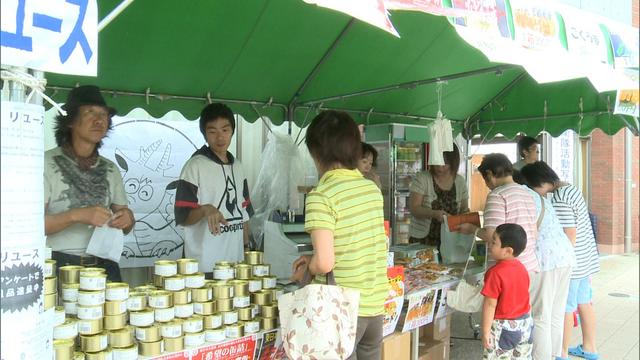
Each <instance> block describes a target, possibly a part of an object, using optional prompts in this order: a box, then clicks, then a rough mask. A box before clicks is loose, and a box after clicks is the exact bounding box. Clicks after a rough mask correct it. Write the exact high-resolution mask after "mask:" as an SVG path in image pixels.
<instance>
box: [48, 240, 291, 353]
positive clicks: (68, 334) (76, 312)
mask: <svg viewBox="0 0 640 360" xmlns="http://www.w3.org/2000/svg"><path fill="white" fill-rule="evenodd" d="M47 264H48V265H47V266H48V268H47V269H45V274H46V275H47V276H46V280H45V293H46V294H50V295H52V296H50V297H51V299H53V301H52V300H49V302H47V301H46V300H45V303H46V305H47V306H49V307H52V306H55V304H56V298H57V296H56V295H57V292H56V291H55V289H56V280H57V279H56V277H55V276H54V275H55V273H56V271H55V262H54V261H49V262H47ZM269 270H270V266H269V265H267V264H264V263H263V261H262V253H261V252H246V253H245V259H244V262H242V263H238V264H233V263H229V262H219V263H216V264H215V266H214V268H213V278H214V279H213V280H205V275H204V274H203V273H201V272H198V262H197V261H196V260H194V259H179V260H177V261H172V260H161V261H156V263H155V264H154V277H153V284H149V285H143V286H138V287H136V288H134V289H133V290H130V289H129V285H128V284H127V283H123V282H120V283H114V282H107V281H106V274H105V271H104V269H101V268H85V267H83V266H62V267H60V268H59V269H58V272H59V279H60V284H59V285H60V289H61V290H60V292H59V293H60V295H61V296H60V298H61V300H62V304H63V305H64V306H61V307H58V308H56V321H54V322H55V325H56V326H55V327H54V348H55V353H56V359H58V360H67V359H68V360H80V359H86V360H103V359H114V360H119V359H125V360H129V359H137V358H138V355H142V356H158V355H160V354H162V353H164V352H175V351H181V350H184V349H185V348H193V347H198V346H202V345H204V344H205V343H206V342H210V343H217V342H222V341H224V340H226V339H235V338H239V337H242V336H244V335H245V334H253V333H257V332H259V331H260V330H271V329H275V328H276V327H277V326H278V307H277V302H276V299H277V297H278V295H280V294H281V293H282V288H278V287H277V285H276V277H275V276H271V275H270V273H269ZM76 350H81V351H82V352H78V351H76Z"/></svg>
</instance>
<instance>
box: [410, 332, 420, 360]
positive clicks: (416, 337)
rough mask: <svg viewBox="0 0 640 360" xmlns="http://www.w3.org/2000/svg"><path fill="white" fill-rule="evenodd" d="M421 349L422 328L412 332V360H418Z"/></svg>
mask: <svg viewBox="0 0 640 360" xmlns="http://www.w3.org/2000/svg"><path fill="white" fill-rule="evenodd" d="M419 348H420V328H415V329H413V330H411V360H418V350H419Z"/></svg>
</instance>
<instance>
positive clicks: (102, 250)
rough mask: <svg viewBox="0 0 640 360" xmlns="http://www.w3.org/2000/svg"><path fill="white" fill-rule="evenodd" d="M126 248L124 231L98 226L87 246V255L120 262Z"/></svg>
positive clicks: (107, 226) (105, 225)
mask: <svg viewBox="0 0 640 360" xmlns="http://www.w3.org/2000/svg"><path fill="white" fill-rule="evenodd" d="M123 247H124V234H123V233H122V230H120V229H116V228H112V227H110V226H109V225H107V224H104V225H102V226H96V228H95V229H94V230H93V235H91V239H89V245H87V254H89V255H94V256H97V257H99V258H102V259H109V260H113V261H115V262H119V261H120V257H121V256H122V249H123Z"/></svg>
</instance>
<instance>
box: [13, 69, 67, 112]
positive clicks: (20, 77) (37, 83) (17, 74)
mask: <svg viewBox="0 0 640 360" xmlns="http://www.w3.org/2000/svg"><path fill="white" fill-rule="evenodd" d="M2 80H4V81H14V82H17V83H20V84H22V85H24V86H26V87H28V88H30V89H31V92H30V93H29V95H28V96H27V100H26V102H29V100H31V97H32V96H33V94H34V93H36V94H38V95H40V96H42V98H43V99H44V100H46V101H47V102H48V103H49V104H51V106H53V107H54V108H56V110H58V112H59V113H60V114H62V115H63V116H67V112H66V111H64V110H63V109H62V108H61V107H60V105H58V103H56V102H55V101H54V100H53V99H51V98H50V97H48V96H47V95H46V94H45V93H44V90H45V86H46V85H47V79H38V78H36V77H34V76H33V75H31V74H29V73H26V72H23V71H15V70H7V69H2Z"/></svg>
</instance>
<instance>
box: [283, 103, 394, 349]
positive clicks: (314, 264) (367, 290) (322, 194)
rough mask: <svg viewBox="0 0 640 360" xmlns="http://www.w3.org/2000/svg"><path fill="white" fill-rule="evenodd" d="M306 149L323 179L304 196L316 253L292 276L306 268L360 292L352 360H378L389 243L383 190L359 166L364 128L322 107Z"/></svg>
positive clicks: (320, 277) (320, 279)
mask: <svg viewBox="0 0 640 360" xmlns="http://www.w3.org/2000/svg"><path fill="white" fill-rule="evenodd" d="M306 144H307V148H308V149H309V152H310V153H311V157H312V158H313V160H314V162H315V164H316V168H317V169H318V176H319V177H320V181H319V182H318V186H317V187H316V188H315V189H314V190H313V191H311V192H310V193H309V195H308V196H307V200H306V208H305V209H306V210H305V231H307V232H308V233H309V234H310V235H311V240H312V243H313V248H314V254H313V256H302V257H300V258H299V259H298V260H296V262H295V263H294V264H293V272H294V276H293V278H292V279H293V280H301V279H302V277H303V275H304V272H305V271H307V270H308V271H309V272H310V273H311V275H315V277H316V281H318V282H323V283H324V282H325V281H326V276H325V274H327V273H329V272H331V271H333V274H334V277H335V280H336V283H337V285H339V286H342V287H346V288H351V289H356V290H358V291H359V292H360V306H359V311H358V330H357V333H356V348H355V351H354V353H353V354H352V355H351V357H350V358H349V359H367V360H369V359H374V360H376V359H380V347H381V342H382V319H383V315H382V314H383V311H384V300H385V298H386V297H387V294H388V292H389V285H388V281H387V270H386V268H387V262H386V259H387V243H386V237H385V232H384V214H383V200H382V194H381V193H380V189H379V188H378V187H377V186H376V185H375V184H374V183H373V182H372V181H370V180H367V179H365V178H364V177H363V176H362V174H361V173H360V171H358V170H357V166H358V161H359V160H360V158H361V154H362V153H361V143H360V132H359V130H358V127H357V125H356V124H355V122H354V121H353V119H351V117H350V116H349V115H348V114H346V113H344V112H337V111H323V112H321V113H320V114H319V115H318V116H316V117H315V118H314V119H313V121H312V122H311V125H309V128H308V129H307V138H306Z"/></svg>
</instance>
